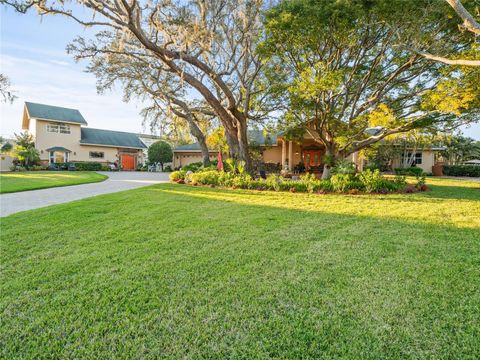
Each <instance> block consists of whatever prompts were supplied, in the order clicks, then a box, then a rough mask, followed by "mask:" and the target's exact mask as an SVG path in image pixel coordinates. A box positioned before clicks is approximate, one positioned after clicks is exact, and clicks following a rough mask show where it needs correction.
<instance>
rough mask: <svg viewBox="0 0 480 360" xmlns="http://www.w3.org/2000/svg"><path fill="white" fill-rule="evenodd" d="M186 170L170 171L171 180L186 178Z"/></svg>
mask: <svg viewBox="0 0 480 360" xmlns="http://www.w3.org/2000/svg"><path fill="white" fill-rule="evenodd" d="M185 173H186V171H183V170H178V171H173V172H171V173H170V175H169V178H170V181H178V180H184V178H185Z"/></svg>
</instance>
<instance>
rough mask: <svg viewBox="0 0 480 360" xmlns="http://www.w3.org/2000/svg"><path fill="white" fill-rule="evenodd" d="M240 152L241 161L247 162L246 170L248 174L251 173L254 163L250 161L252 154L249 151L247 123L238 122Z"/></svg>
mask: <svg viewBox="0 0 480 360" xmlns="http://www.w3.org/2000/svg"><path fill="white" fill-rule="evenodd" d="M238 145H239V146H238V148H239V149H238V150H239V154H238V155H239V156H238V158H239V160H242V161H244V162H245V169H246V170H247V172H249V173H251V172H252V171H253V169H252V161H251V159H250V153H249V151H248V133H247V123H246V121H245V122H243V121H242V122H240V121H239V122H238Z"/></svg>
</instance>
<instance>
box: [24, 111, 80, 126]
mask: <svg viewBox="0 0 480 360" xmlns="http://www.w3.org/2000/svg"><path fill="white" fill-rule="evenodd" d="M27 113H28V109H27ZM29 119H30V120H31V119H34V120H40V121H53V122H59V123H65V124H73V125H88V124H87V122H86V121H85V122H84V123H80V122H74V121H68V120H57V119H44V118H38V117H30V115H29Z"/></svg>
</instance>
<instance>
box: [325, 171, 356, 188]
mask: <svg viewBox="0 0 480 360" xmlns="http://www.w3.org/2000/svg"><path fill="white" fill-rule="evenodd" d="M352 180H353V176H352V175H350V174H335V175H332V177H331V178H330V182H331V183H332V187H333V190H334V191H339V192H346V191H348V190H350V189H352Z"/></svg>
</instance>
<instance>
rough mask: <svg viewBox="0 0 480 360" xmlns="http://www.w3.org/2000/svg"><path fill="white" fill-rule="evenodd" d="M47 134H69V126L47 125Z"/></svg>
mask: <svg viewBox="0 0 480 360" xmlns="http://www.w3.org/2000/svg"><path fill="white" fill-rule="evenodd" d="M47 132H50V133H57V134H70V125H68V124H47Z"/></svg>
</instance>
